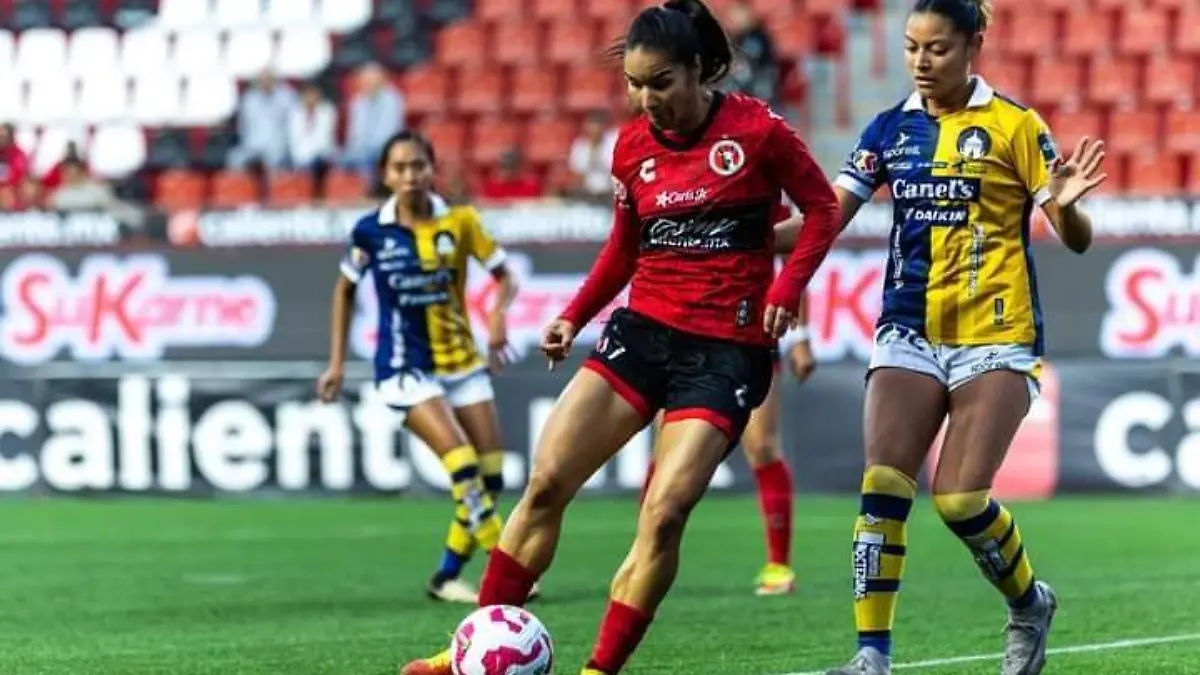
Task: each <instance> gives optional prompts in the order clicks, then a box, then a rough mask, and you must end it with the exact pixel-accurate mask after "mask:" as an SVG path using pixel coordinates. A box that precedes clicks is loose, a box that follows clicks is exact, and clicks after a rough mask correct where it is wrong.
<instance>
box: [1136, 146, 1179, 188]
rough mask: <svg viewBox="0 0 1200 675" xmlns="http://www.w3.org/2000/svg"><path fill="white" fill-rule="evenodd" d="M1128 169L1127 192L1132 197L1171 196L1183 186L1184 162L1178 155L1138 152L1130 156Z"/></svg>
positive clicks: (1149, 151) (1151, 151) (1150, 151)
mask: <svg viewBox="0 0 1200 675" xmlns="http://www.w3.org/2000/svg"><path fill="white" fill-rule="evenodd" d="M1126 169H1127V171H1128V174H1127V176H1126V180H1125V192H1126V194H1128V195H1130V196H1131V197H1157V196H1170V195H1175V194H1178V193H1179V192H1180V190H1181V189H1182V187H1183V162H1182V161H1181V160H1180V158H1179V157H1178V156H1176V155H1162V154H1159V153H1158V152H1156V151H1154V150H1148V151H1145V152H1137V153H1134V154H1133V155H1132V156H1130V157H1129V158H1128V160H1127V164H1126Z"/></svg>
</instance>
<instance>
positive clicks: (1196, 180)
mask: <svg viewBox="0 0 1200 675" xmlns="http://www.w3.org/2000/svg"><path fill="white" fill-rule="evenodd" d="M1184 162H1185V164H1186V168H1187V175H1186V178H1185V180H1184V189H1185V190H1187V192H1188V194H1189V195H1196V194H1200V154H1194V155H1192V156H1190V157H1187V158H1185V160H1184Z"/></svg>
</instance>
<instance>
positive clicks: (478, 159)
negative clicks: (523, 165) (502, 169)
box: [470, 119, 521, 166]
mask: <svg viewBox="0 0 1200 675" xmlns="http://www.w3.org/2000/svg"><path fill="white" fill-rule="evenodd" d="M520 146H521V133H520V128H519V127H518V126H517V123H516V122H512V121H510V120H504V119H488V120H481V121H480V122H479V123H477V124H476V125H475V130H474V133H473V134H472V135H471V153H470V160H471V161H472V162H473V163H475V164H476V165H477V166H479V165H487V166H490V165H493V164H495V163H496V162H497V161H498V160H499V159H500V155H502V154H504V152H505V151H507V150H509V149H511V148H516V147H520Z"/></svg>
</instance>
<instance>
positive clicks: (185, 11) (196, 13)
mask: <svg viewBox="0 0 1200 675" xmlns="http://www.w3.org/2000/svg"><path fill="white" fill-rule="evenodd" d="M211 15H212V2H211V0H160V2H159V5H158V25H159V26H162V27H163V28H169V29H176V28H192V27H195V26H204V25H208V24H209V23H210V22H211Z"/></svg>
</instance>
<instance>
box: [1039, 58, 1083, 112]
mask: <svg viewBox="0 0 1200 675" xmlns="http://www.w3.org/2000/svg"><path fill="white" fill-rule="evenodd" d="M1032 71H1033V77H1032V81H1031V82H1030V90H1029V98H1030V99H1031V100H1033V101H1034V102H1036V104H1037V106H1038V107H1044V106H1048V105H1049V106H1056V105H1063V104H1071V103H1074V102H1076V101H1079V100H1080V99H1081V98H1082V96H1083V93H1084V92H1083V82H1084V79H1083V72H1084V71H1083V62H1082V61H1081V60H1080V59H1078V58H1072V57H1046V58H1044V59H1042V60H1040V61H1035V62H1034V64H1033V68H1032Z"/></svg>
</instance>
